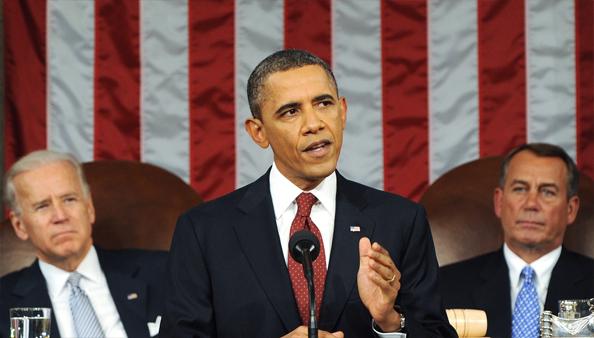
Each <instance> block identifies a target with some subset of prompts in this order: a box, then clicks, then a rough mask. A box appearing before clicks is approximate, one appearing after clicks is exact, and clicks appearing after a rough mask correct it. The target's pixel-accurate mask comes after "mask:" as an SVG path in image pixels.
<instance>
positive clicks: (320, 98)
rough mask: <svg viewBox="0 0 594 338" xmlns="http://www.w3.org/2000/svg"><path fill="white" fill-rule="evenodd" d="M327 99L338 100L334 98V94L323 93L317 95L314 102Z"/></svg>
mask: <svg viewBox="0 0 594 338" xmlns="http://www.w3.org/2000/svg"><path fill="white" fill-rule="evenodd" d="M326 100H331V101H336V100H335V99H334V96H332V95H330V94H322V95H319V96H316V97H315V98H314V99H313V102H320V101H326Z"/></svg>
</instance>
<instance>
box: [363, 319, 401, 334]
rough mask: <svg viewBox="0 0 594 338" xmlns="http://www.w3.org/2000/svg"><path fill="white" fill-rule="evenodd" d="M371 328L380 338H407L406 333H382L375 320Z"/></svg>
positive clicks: (372, 321)
mask: <svg viewBox="0 0 594 338" xmlns="http://www.w3.org/2000/svg"><path fill="white" fill-rule="evenodd" d="M371 328H372V329H373V332H375V334H376V335H377V336H378V337H380V338H406V333H404V332H381V331H380V330H379V328H378V327H377V325H375V321H374V320H373V319H372V320H371Z"/></svg>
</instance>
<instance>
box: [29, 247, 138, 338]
mask: <svg viewBox="0 0 594 338" xmlns="http://www.w3.org/2000/svg"><path fill="white" fill-rule="evenodd" d="M39 268H40V269H41V273H42V274H43V277H44V278H45V283H46V285H47V290H48V293H49V297H50V300H51V301H52V307H53V311H54V315H55V316H56V322H57V324H58V329H59V330H60V336H61V337H63V338H70V337H76V331H75V329H74V323H73V320H72V312H71V311H70V304H69V298H70V289H71V288H70V285H69V284H68V283H67V281H68V277H70V272H68V271H64V270H62V269H60V268H58V267H56V266H54V265H51V264H48V263H45V262H43V261H41V260H40V261H39ZM76 272H78V273H80V274H81V275H82V278H81V279H80V284H79V286H80V288H81V289H82V290H83V291H84V292H85V293H86V294H87V296H88V297H89V300H90V301H91V304H92V305H93V309H94V310H95V314H96V315H97V318H98V319H99V323H100V324H101V328H102V329H103V333H104V334H105V337H109V338H120V337H122V338H127V335H126V331H125V330H124V325H123V324H122V321H121V319H120V315H119V314H118V310H117V308H116V306H115V303H114V301H113V298H112V297H111V293H110V292H109V286H108V285H107V280H106V279H105V275H104V274H103V270H101V266H100V265H99V259H98V258H97V251H95V247H91V249H90V250H89V252H88V253H87V256H86V257H85V258H84V259H83V261H82V262H81V263H80V265H79V266H78V268H77V269H76Z"/></svg>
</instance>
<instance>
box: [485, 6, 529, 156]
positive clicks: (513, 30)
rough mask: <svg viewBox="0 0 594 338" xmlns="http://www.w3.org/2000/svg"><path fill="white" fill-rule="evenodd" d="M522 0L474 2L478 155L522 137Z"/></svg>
mask: <svg viewBox="0 0 594 338" xmlns="http://www.w3.org/2000/svg"><path fill="white" fill-rule="evenodd" d="M524 20H525V19H524V1H517V0H502V1H479V2H478V50H479V52H478V66H479V137H480V142H479V149H480V156H481V157H483V156H493V155H501V154H504V153H506V152H507V151H509V150H510V149H511V148H513V147H514V146H517V145H519V144H522V143H524V142H526V53H525V43H524V42H525V31H524Z"/></svg>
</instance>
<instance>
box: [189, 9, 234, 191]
mask: <svg viewBox="0 0 594 338" xmlns="http://www.w3.org/2000/svg"><path fill="white" fill-rule="evenodd" d="M189 12H190V15H189V23H188V24H189V25H188V26H189V44H190V46H189V47H190V53H189V58H190V60H189V64H190V79H189V81H190V83H189V88H190V183H191V185H192V187H194V189H196V191H198V193H199V194H200V196H201V197H202V198H203V199H206V200H210V199H213V198H215V197H218V196H221V195H223V194H225V193H228V192H230V191H233V190H234V189H235V176H236V175H235V170H236V169H235V114H234V112H235V85H234V79H235V69H234V68H233V67H230V66H229V65H233V64H235V62H234V59H235V49H234V48H235V45H234V42H235V31H234V26H235V24H234V5H233V2H232V1H225V2H223V3H221V2H220V1H217V0H208V1H189Z"/></svg>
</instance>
